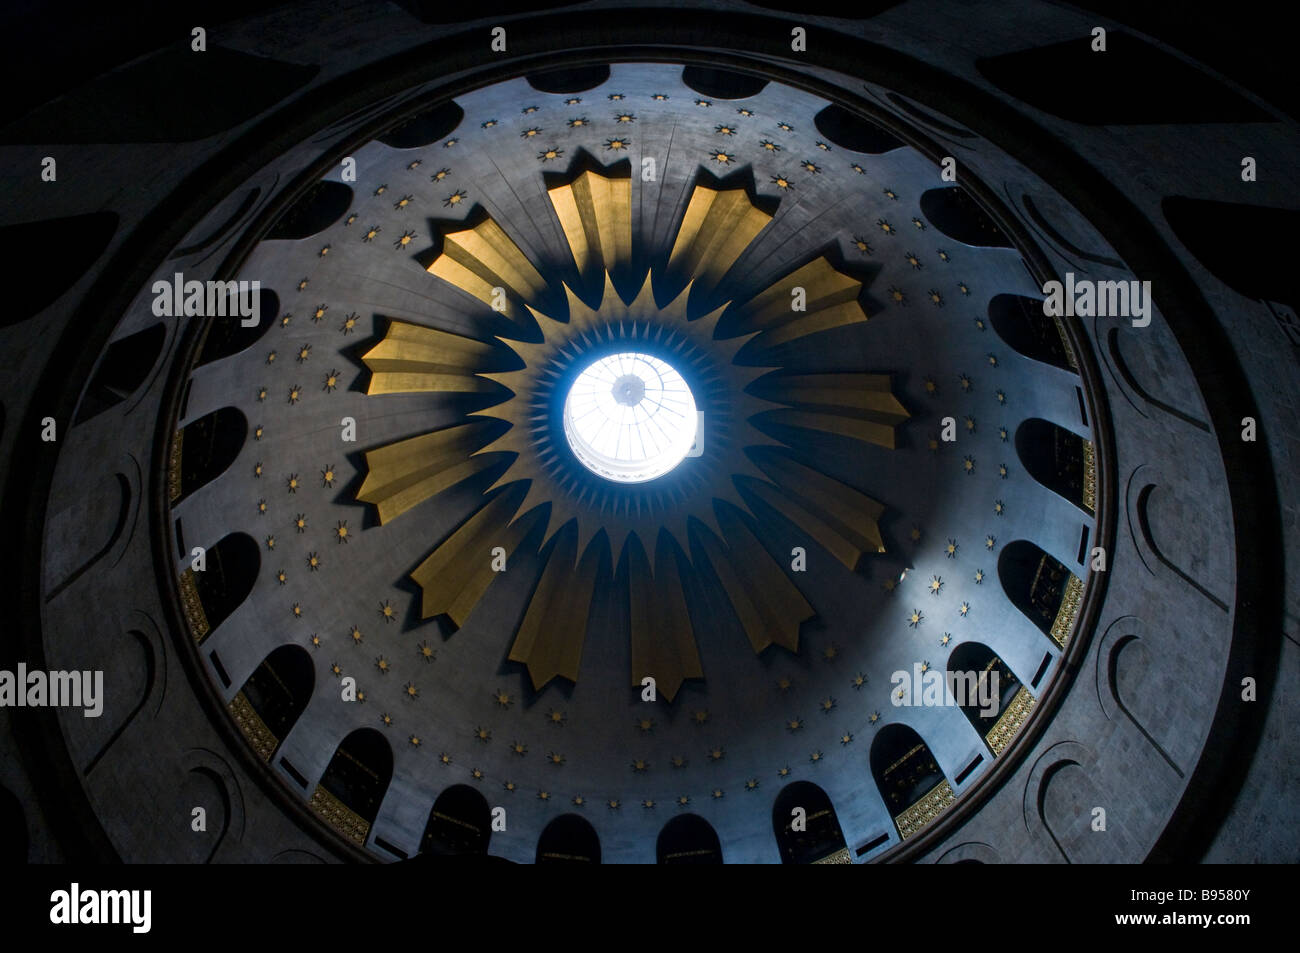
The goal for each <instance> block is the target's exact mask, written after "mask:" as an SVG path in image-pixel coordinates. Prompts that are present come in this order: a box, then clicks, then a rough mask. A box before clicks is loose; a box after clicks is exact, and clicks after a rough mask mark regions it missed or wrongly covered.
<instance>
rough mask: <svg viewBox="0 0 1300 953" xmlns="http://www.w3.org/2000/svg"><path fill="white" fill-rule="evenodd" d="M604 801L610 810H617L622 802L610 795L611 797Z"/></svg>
mask: <svg viewBox="0 0 1300 953" xmlns="http://www.w3.org/2000/svg"><path fill="white" fill-rule="evenodd" d="M605 803H606V804H608V805H609V809H610V810H611V811H617V810H618V809H619V807H620V805H622V803H623V802H622V801H620V800H619V799H618V798H616V797H612V798H610V799H609V800H608V801H606V802H605Z"/></svg>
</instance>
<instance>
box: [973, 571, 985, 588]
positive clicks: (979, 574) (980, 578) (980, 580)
mask: <svg viewBox="0 0 1300 953" xmlns="http://www.w3.org/2000/svg"><path fill="white" fill-rule="evenodd" d="M975 585H977V586H982V585H984V570H983V569H976V570H975Z"/></svg>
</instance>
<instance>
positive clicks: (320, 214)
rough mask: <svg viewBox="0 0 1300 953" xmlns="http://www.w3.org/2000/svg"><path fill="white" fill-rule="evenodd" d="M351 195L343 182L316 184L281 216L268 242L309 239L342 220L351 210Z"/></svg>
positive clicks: (272, 227) (271, 230)
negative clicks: (277, 239)
mask: <svg viewBox="0 0 1300 953" xmlns="http://www.w3.org/2000/svg"><path fill="white" fill-rule="evenodd" d="M352 195H353V193H352V188H351V187H350V186H348V185H345V184H344V183H342V182H335V181H332V180H329V179H326V180H323V181H320V182H317V183H316V184H315V185H313V186H311V187H310V188H309V189H307V191H305V192H303V194H302V195H300V196H298V198H297V199H296V200H294V203H293V204H292V205H290V206H289V207H288V208H287V209H285V210H284V212H283V213H281V215H280V217H279V218H278V219H276V222H275V224H274V225H272V226H271V229H270V231H268V232H267V233H266V238H267V239H268V240H269V239H276V238H279V239H302V238H310V237H311V236H312V235H315V234H316V233H317V232H320V231H323V230H324V229H326V228H329V226H331V225H333V224H334V223H335V222H337V221H338V220H339V219H340V218H342V217H343V215H344V213H345V212H347V210H348V209H349V208H351V206H352Z"/></svg>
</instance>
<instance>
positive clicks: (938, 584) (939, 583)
mask: <svg viewBox="0 0 1300 953" xmlns="http://www.w3.org/2000/svg"><path fill="white" fill-rule="evenodd" d="M942 588H943V579H942V578H941V577H939V576H931V577H930V594H931V595H935V596H937V595H938V594H939V590H940V589H942Z"/></svg>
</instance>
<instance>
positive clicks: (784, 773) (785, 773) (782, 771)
mask: <svg viewBox="0 0 1300 953" xmlns="http://www.w3.org/2000/svg"><path fill="white" fill-rule="evenodd" d="M776 776H777V777H778V778H788V777H789V776H790V766H789V765H788V764H786V765H782V766H781V767H779V768H777V769H776Z"/></svg>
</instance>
